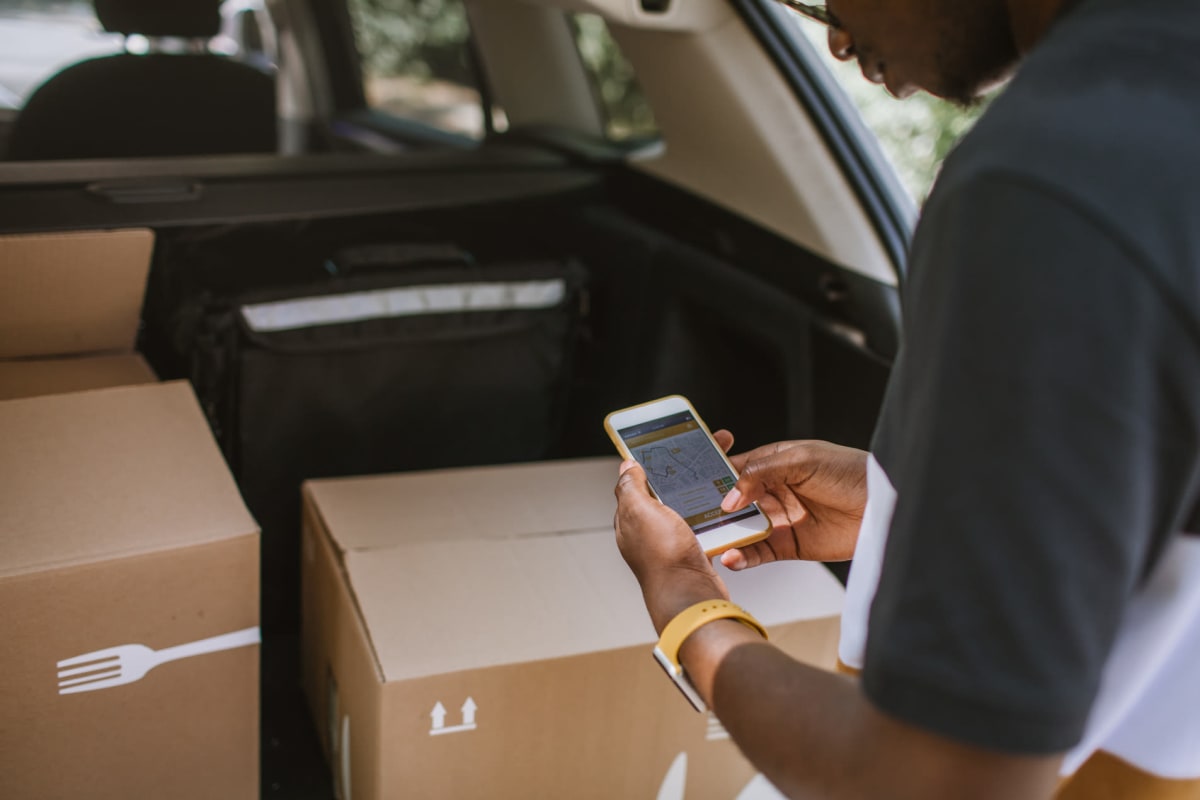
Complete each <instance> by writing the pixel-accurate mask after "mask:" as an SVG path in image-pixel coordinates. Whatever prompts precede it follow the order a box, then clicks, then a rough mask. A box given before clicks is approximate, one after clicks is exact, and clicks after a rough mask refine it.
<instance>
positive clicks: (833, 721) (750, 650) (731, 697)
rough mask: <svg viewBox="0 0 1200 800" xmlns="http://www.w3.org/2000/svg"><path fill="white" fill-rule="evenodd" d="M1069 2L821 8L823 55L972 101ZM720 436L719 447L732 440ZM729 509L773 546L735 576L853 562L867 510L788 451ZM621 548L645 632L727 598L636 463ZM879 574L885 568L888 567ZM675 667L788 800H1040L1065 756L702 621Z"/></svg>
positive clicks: (849, 463)
mask: <svg viewBox="0 0 1200 800" xmlns="http://www.w3.org/2000/svg"><path fill="white" fill-rule="evenodd" d="M1066 4H1067V0H974V1H973V2H964V1H963V0H832V2H831V3H830V5H829V7H830V11H832V12H833V14H834V15H836V16H837V18H838V20H839V21H840V22H841V27H840V28H838V29H835V30H833V31H831V32H830V47H831V49H832V50H833V52H834V54H835V55H837V56H839V57H841V58H857V59H858V60H859V61H860V63H861V64H862V67H863V71H864V74H865V75H867V76H868V77H869V78H872V79H877V80H879V81H880V82H885V83H886V84H887V85H888V88H889V89H890V90H891V91H892V92H893V93H894V94H896V95H904V94H907V93H909V92H911V91H912V90H913V89H914V88H917V87H919V88H923V89H926V90H928V91H931V92H932V93H935V94H938V95H941V96H944V97H949V98H951V99H956V100H959V101H969V100H970V99H972V98H973V97H975V96H977V95H978V94H979V93H980V92H982V91H984V90H985V89H986V88H987V87H988V86H989V85H990V84H991V83H992V82H994V81H995V80H997V79H1000V78H1003V77H1004V76H1005V75H1007V74H1009V73H1010V72H1011V71H1012V69H1013V68H1014V66H1015V64H1016V62H1017V60H1018V59H1019V57H1020V55H1021V54H1022V53H1023V52H1025V51H1027V50H1029V49H1031V48H1032V47H1034V46H1036V44H1037V43H1038V42H1039V41H1040V40H1041V38H1042V37H1043V36H1044V35H1045V33H1046V32H1047V30H1048V29H1049V27H1050V26H1051V25H1052V24H1053V22H1054V21H1055V20H1056V19H1057V18H1058V16H1059V14H1060V13H1061V12H1062V10H1063V9H1064V7H1065V6H1066ZM716 436H717V439H718V442H719V443H720V444H721V446H722V447H724V448H725V449H726V450H728V449H729V448H730V447H731V445H732V443H733V437H732V436H731V435H730V434H729V433H728V432H725V431H719V432H718V433H717V434H716ZM731 460H732V461H733V463H734V466H735V467H736V468H737V469H738V471H739V472H740V474H741V478H740V479H739V481H738V483H737V486H736V487H735V490H734V491H733V492H730V494H729V495H727V496H726V502H725V508H726V510H736V509H738V508H741V507H744V506H745V505H747V504H748V503H750V502H753V501H758V502H759V503H760V504H761V506H762V508H763V510H764V511H765V512H766V513H767V515H768V516H769V517H770V519H771V521H772V526H773V529H772V533H771V535H770V536H769V538H768V539H767V540H765V541H763V542H760V543H758V544H755V545H751V546H749V547H745V548H743V549H741V550H735V551H729V552H727V553H725V554H723V555H722V556H721V560H722V562H723V563H724V564H725V565H726V566H727V567H730V568H732V569H745V568H750V567H754V566H757V565H759V564H762V563H765V562H768V561H773V560H778V559H793V558H797V559H813V560H823V561H836V560H843V559H847V558H849V557H850V556H851V555H852V554H853V552H854V547H855V544H856V542H857V538H858V530H859V525H860V524H861V522H862V515H863V508H864V505H865V503H866V477H865V471H866V454H865V453H863V452H862V451H858V450H853V449H850V448H844V447H838V446H837V445H832V444H829V443H827V442H784V443H780V444H775V445H769V446H767V447H763V448H759V449H757V450H754V451H752V452H750V453H746V454H743V455H741V456H735V457H733V458H732V459H731ZM616 495H617V515H616V520H615V528H616V536H617V544H618V546H619V548H620V550H621V554H622V555H623V556H624V558H625V560H626V562H627V563H628V564H629V566H630V568H631V569H632V570H633V573H634V575H635V576H636V577H637V579H638V582H639V583H640V585H641V588H642V596H643V598H644V600H645V602H646V608H647V610H648V611H649V614H650V618H651V620H652V621H653V623H654V626H655V629H656V630H658V631H660V632H661V631H662V629H663V627H664V626H665V625H666V624H667V623H668V622H669V621H670V620H671V619H672V618H673V617H674V616H675V615H676V614H678V613H679V612H680V611H682V610H683V609H685V608H687V607H688V606H690V605H692V604H694V603H698V602H702V601H705V600H711V599H713V598H718V597H720V598H727V597H728V591H727V590H726V588H725V586H724V584H723V583H722V581H721V579H720V578H719V577H718V575H717V573H716V571H715V570H714V569H713V566H712V563H711V562H710V561H709V559H708V558H707V557H705V555H704V553H703V552H702V551H701V549H700V547H699V545H698V544H697V542H696V537H695V535H694V534H693V533H692V532H691V530H690V529H689V528H688V527H687V525H686V524H685V523H684V522H683V520H682V519H681V518H680V517H679V516H678V515H677V514H676V513H675V512H674V511H672V510H670V509H669V508H667V507H665V506H664V505H662V504H661V503H660V502H659V501H658V500H657V499H655V498H654V497H653V495H652V494H651V493H650V489H649V486H648V484H647V483H646V477H645V473H644V472H643V471H642V469H641V467H640V466H638V465H637V464H636V463H635V462H632V461H627V462H625V463H623V464H622V465H621V476H620V479H619V480H618V483H617V488H616ZM885 568H886V565H885ZM680 660H681V662H682V664H683V666H684V669H685V670H686V671H687V673H688V675H689V676H690V678H691V680H692V683H693V684H694V685H695V686H696V689H697V691H698V692H699V693H700V695H701V696H702V697H703V698H704V699H705V701H706V702H707V703H708V704H709V706H710V707H711V708H712V709H713V710H714V711H715V712H716V714H717V716H718V717H719V718H720V719H721V722H722V724H723V725H724V726H725V728H726V730H728V731H729V733H730V735H731V736H732V737H733V739H734V741H736V742H737V743H738V746H739V747H740V748H741V749H742V752H743V753H745V754H746V756H747V757H748V758H749V759H750V760H751V761H752V762H753V763H754V765H755V766H756V767H758V768H759V769H760V770H761V771H762V772H763V774H765V775H766V776H767V777H768V778H769V779H770V780H771V781H772V782H773V783H774V784H775V785H776V786H777V787H778V788H779V789H781V790H782V791H783V792H785V793H786V794H787V795H788V796H790V797H821V798H826V797H847V798H858V797H861V798H921V800H925V799H926V798H959V797H962V798H972V799H973V800H985V799H987V798H997V800H999V798H1014V800H1015V799H1016V798H1019V799H1020V800H1031V799H1032V800H1036V798H1050V797H1052V796H1053V794H1054V791H1055V788H1056V786H1057V784H1058V767H1059V764H1060V762H1061V754H1059V755H1050V756H1025V755H1013V754H1008V753H1000V752H994V751H990V750H985V749H982V748H979V747H975V746H972V745H968V744H965V743H961V742H957V741H954V740H951V739H948V738H945V737H942V736H940V735H937V734H934V733H931V732H928V731H925V730H923V729H920V728H917V727H915V726H913V725H911V724H909V723H907V722H905V721H903V720H900V719H896V718H893V717H890V716H888V715H886V714H884V713H882V712H881V711H879V710H878V709H876V708H875V707H874V706H873V705H872V704H871V702H870V701H869V700H868V699H867V697H866V695H865V694H864V693H863V692H862V691H861V689H860V687H859V685H858V683H857V682H856V681H855V680H853V679H851V678H847V677H844V676H841V675H835V674H832V673H829V672H824V671H822V670H818V669H814V668H812V667H809V666H806V665H804V664H801V663H799V662H796V661H794V660H792V659H791V658H790V657H788V656H787V655H786V654H784V653H783V652H781V651H779V650H778V649H776V648H774V647H773V646H771V645H770V644H769V643H766V642H764V641H763V639H762V638H761V637H759V636H758V635H757V634H756V633H754V632H753V631H752V630H751V629H749V628H748V627H746V626H744V625H742V624H740V623H738V622H736V621H731V620H718V621H716V622H711V623H709V624H707V625H705V626H703V627H702V628H700V629H699V630H698V631H697V632H696V633H694V634H693V635H692V636H690V637H689V638H688V639H687V641H686V642H685V643H684V645H683V647H682V648H681V650H680Z"/></svg>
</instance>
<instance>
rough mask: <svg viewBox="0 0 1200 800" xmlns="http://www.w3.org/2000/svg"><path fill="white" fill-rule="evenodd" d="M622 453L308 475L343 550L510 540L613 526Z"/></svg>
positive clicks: (310, 487) (309, 487)
mask: <svg viewBox="0 0 1200 800" xmlns="http://www.w3.org/2000/svg"><path fill="white" fill-rule="evenodd" d="M620 463H621V462H620V459H618V458H616V457H612V458H587V459H576V460H570V461H552V462H542V463H537V464H513V465H507V466H501V467H471V468H467V469H444V470H434V471H430V472H414V473H401V474H397V475H380V476H372V477H365V478H334V479H323V480H317V481H310V482H309V483H308V484H307V486H306V490H307V492H308V494H309V496H310V497H311V499H312V500H313V501H314V502H315V503H316V506H317V508H319V509H320V511H321V518H322V519H323V520H324V521H325V526H326V530H328V531H329V534H330V536H331V537H332V538H333V540H334V542H336V543H337V545H338V547H339V548H340V549H342V550H361V549H367V548H374V547H386V546H388V545H390V544H394V543H398V542H413V541H416V540H418V539H426V540H441V539H445V538H447V537H454V538H473V537H476V536H486V537H489V538H498V539H502V538H509V537H517V536H545V535H548V534H556V533H568V532H570V531H580V530H584V531H586V530H597V529H600V528H611V527H612V519H613V513H614V512H615V511H616V509H617V501H616V499H615V498H614V497H613V487H614V486H615V485H616V483H617V465H618V464H620Z"/></svg>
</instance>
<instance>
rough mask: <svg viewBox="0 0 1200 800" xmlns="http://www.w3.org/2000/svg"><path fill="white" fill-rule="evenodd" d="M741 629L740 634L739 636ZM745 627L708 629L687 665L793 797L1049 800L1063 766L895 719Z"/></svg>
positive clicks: (741, 741)
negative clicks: (975, 744) (979, 745)
mask: <svg viewBox="0 0 1200 800" xmlns="http://www.w3.org/2000/svg"><path fill="white" fill-rule="evenodd" d="M738 628H741V630H738ZM754 638H755V637H754V633H753V632H752V631H749V630H747V629H746V627H745V626H744V625H740V624H738V623H734V622H730V621H728V620H724V621H722V622H720V623H712V624H710V625H706V626H705V627H704V628H702V629H701V630H700V631H698V632H697V633H696V635H694V636H693V637H691V640H690V641H689V642H688V643H687V645H685V647H684V649H683V654H682V660H683V664H684V667H685V669H687V670H688V671H689V675H691V676H693V678H694V679H695V680H696V681H697V682H698V683H699V684H700V685H702V686H703V688H702V689H701V690H700V691H701V693H702V695H703V696H704V697H706V698H707V699H708V700H709V702H710V703H711V704H712V708H713V709H714V711H715V712H716V714H717V715H718V717H719V718H720V719H721V722H722V724H723V725H724V726H725V729H726V730H727V731H729V733H730V735H731V736H732V737H733V739H734V741H735V742H737V743H738V746H739V747H741V749H742V751H743V752H744V753H745V754H746V756H747V757H748V758H749V759H750V761H751V762H752V763H753V764H754V765H755V766H756V767H757V768H758V769H759V770H761V771H762V773H763V774H764V775H766V776H767V777H768V778H770V779H771V781H772V783H774V784H775V785H776V786H777V787H778V788H779V789H780V790H781V791H783V792H784V793H785V794H787V795H788V796H789V797H820V798H835V797H839V798H840V797H862V798H914V800H929V798H959V797H962V798H968V797H969V798H973V799H974V800H989V799H990V798H996V799H997V800H999V799H1000V798H1021V800H1033V799H1035V798H1043V797H1044V798H1048V797H1050V796H1052V794H1053V792H1054V789H1055V786H1056V785H1057V781H1058V766H1059V762H1060V761H1061V758H1060V757H1057V756H1056V757H1030V756H1013V755H1007V754H1003V753H997V752H993V751H988V750H983V749H980V748H977V747H971V746H968V745H963V744H960V743H957V742H954V741H951V740H949V739H946V738H943V737H941V736H937V735H935V734H931V733H926V732H925V731H922V730H920V729H918V728H915V727H913V726H911V725H908V724H906V723H904V722H901V721H899V720H896V719H893V718H891V717H888V716H886V715H884V714H882V713H880V712H879V711H878V710H876V709H875V707H874V706H873V705H872V704H871V703H870V701H869V700H868V699H867V698H866V696H865V695H864V694H863V692H862V691H861V689H860V688H859V686H858V682H857V680H855V679H853V678H849V677H846V676H844V675H836V674H833V673H829V672H824V671H822V670H819V669H815V668H813V667H810V666H807V665H805V664H801V663H799V662H797V661H795V660H793V659H792V658H790V657H789V656H788V655H786V654H785V653H783V652H782V651H780V650H779V649H777V648H775V647H773V646H771V645H770V644H767V643H764V642H762V641H761V640H758V641H754Z"/></svg>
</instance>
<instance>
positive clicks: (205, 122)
mask: <svg viewBox="0 0 1200 800" xmlns="http://www.w3.org/2000/svg"><path fill="white" fill-rule="evenodd" d="M95 9H96V16H97V17H98V18H99V20H100V23H101V25H103V26H104V29H105V30H107V31H109V32H112V33H120V34H124V35H125V36H127V37H128V36H130V35H132V34H141V35H142V36H145V37H147V38H148V39H150V40H151V43H152V45H153V44H154V43H155V42H156V40H158V39H160V38H162V37H172V38H179V39H191V40H193V41H192V42H187V43H185V46H184V49H186V52H171V53H166V52H150V53H147V54H145V55H135V54H132V53H128V52H125V53H120V54H117V55H113V56H104V57H101V58H93V59H89V60H87V61H81V62H79V63H78V64H73V65H72V66H69V67H67V68H66V69H64V70H62V71H61V72H59V73H58V74H57V75H54V76H53V77H51V78H50V79H49V80H48V81H46V82H45V83H44V84H42V85H41V86H40V87H39V88H38V89H37V90H36V91H35V92H34V93H33V95H32V96H31V97H30V98H29V102H28V103H27V104H26V105H25V107H24V108H23V109H22V110H21V111H20V113H19V114H18V115H17V118H16V120H15V122H14V124H13V128H12V132H11V136H10V138H9V144H8V157H9V158H10V159H14V160H33V159H62V158H122V157H136V156H178V155H201V154H221V153H258V152H274V151H275V149H276V120H275V81H274V78H273V77H272V76H271V75H270V74H268V73H266V72H264V71H262V70H261V69H258V68H256V67H253V66H250V65H249V64H245V63H242V62H239V61H235V60H233V59H230V58H227V57H225V56H220V55H215V54H212V53H209V52H207V41H206V40H208V39H211V38H212V37H214V36H216V35H217V34H218V33H219V31H220V28H221V16H220V0H95ZM152 49H153V48H152Z"/></svg>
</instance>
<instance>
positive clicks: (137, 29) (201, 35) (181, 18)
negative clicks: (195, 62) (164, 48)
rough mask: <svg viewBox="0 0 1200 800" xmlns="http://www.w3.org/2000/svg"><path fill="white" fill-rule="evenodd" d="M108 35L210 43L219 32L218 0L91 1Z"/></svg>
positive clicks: (219, 13) (219, 0) (219, 14)
mask: <svg viewBox="0 0 1200 800" xmlns="http://www.w3.org/2000/svg"><path fill="white" fill-rule="evenodd" d="M94 1H95V4H96V16H97V17H98V18H99V19H100V24H101V25H103V26H104V30H106V31H109V32H110V33H123V34H125V35H129V34H131V33H140V34H141V35H143V36H178V37H181V38H185V39H211V38H212V37H214V36H216V35H217V34H218V33H220V32H221V11H220V8H221V0H94Z"/></svg>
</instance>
